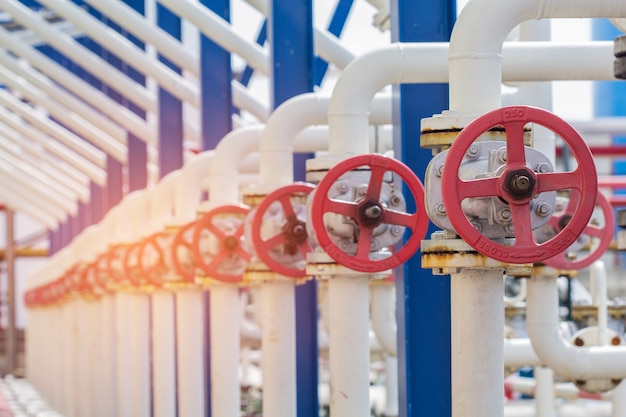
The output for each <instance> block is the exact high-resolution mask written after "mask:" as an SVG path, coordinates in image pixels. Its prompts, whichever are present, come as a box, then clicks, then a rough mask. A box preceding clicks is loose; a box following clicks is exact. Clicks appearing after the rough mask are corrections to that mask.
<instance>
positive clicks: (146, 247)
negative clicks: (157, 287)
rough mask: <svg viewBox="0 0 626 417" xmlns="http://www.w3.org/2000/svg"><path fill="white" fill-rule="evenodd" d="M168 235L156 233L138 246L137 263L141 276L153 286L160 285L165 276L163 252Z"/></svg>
mask: <svg viewBox="0 0 626 417" xmlns="http://www.w3.org/2000/svg"><path fill="white" fill-rule="evenodd" d="M169 237H170V236H169V235H168V234H167V233H165V232H158V233H154V234H152V235H150V236H148V237H147V238H146V239H144V240H143V241H142V243H141V245H140V246H139V249H138V251H139V252H138V254H137V262H138V263H139V270H140V271H141V275H142V276H143V277H144V278H145V279H146V280H147V281H149V282H151V283H153V284H160V283H161V282H162V281H161V280H162V278H163V274H165V270H166V264H165V250H164V248H163V246H166V245H167V243H166V242H167V240H168V239H169Z"/></svg>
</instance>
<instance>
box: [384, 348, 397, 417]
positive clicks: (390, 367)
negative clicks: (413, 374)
mask: <svg viewBox="0 0 626 417" xmlns="http://www.w3.org/2000/svg"><path fill="white" fill-rule="evenodd" d="M385 378H386V379H385V388H386V391H387V392H386V394H387V395H386V396H385V397H386V398H385V400H386V401H385V417H395V416H398V415H399V414H400V410H399V407H398V395H399V394H398V358H397V357H396V356H387V357H386V358H385Z"/></svg>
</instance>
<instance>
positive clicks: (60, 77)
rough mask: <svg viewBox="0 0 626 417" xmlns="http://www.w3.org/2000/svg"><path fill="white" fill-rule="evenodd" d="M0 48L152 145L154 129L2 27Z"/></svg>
mask: <svg viewBox="0 0 626 417" xmlns="http://www.w3.org/2000/svg"><path fill="white" fill-rule="evenodd" d="M0 45H2V46H3V47H4V48H6V49H7V50H9V51H11V52H12V53H14V54H15V55H16V56H19V57H22V58H23V59H25V60H27V61H28V62H29V63H30V65H32V66H33V67H34V68H36V69H37V70H39V71H40V72H41V73H43V74H45V75H46V76H48V77H50V79H51V80H54V81H55V82H56V83H57V84H59V85H60V86H62V87H64V88H65V89H67V90H68V91H70V92H71V93H72V94H74V95H76V96H77V97H80V98H81V99H82V100H84V101H85V102H87V103H89V104H90V105H92V106H93V107H94V108H96V109H98V110H100V111H102V112H103V113H104V114H106V115H107V116H109V117H110V118H111V119H112V120H114V121H116V122H117V123H119V124H120V125H121V126H123V127H124V128H126V129H128V130H129V131H130V132H132V133H133V134H134V135H136V136H137V137H138V138H140V139H141V140H143V141H144V142H146V143H155V142H156V130H155V129H154V128H153V127H151V126H150V125H148V124H147V123H146V121H145V120H143V119H142V118H140V117H139V116H137V115H136V114H135V113H133V112H132V111H130V110H129V109H127V108H125V107H124V106H122V105H121V104H119V103H116V102H115V101H113V100H112V99H111V98H110V97H108V96H107V95H106V94H105V93H103V92H102V91H100V90H98V89H96V88H94V87H93V86H91V85H90V84H89V83H87V82H86V81H84V80H82V79H81V78H79V77H78V76H76V75H75V74H73V73H71V72H70V71H68V70H66V69H65V68H63V67H62V66H61V65H59V64H57V63H56V62H54V61H53V60H52V59H50V58H48V57H46V56H45V55H44V54H42V53H41V52H39V51H37V50H36V49H34V48H32V47H31V46H29V45H28V44H26V43H24V42H20V41H19V40H18V39H16V38H15V36H12V35H11V34H9V32H7V31H6V30H5V29H3V28H0ZM26 71H27V70H24V72H23V73H22V74H24V76H26V74H27V72H26ZM40 78H41V77H40ZM48 83H49V84H50V81H48ZM53 95H54V96H55V97H60V96H57V95H56V94H53Z"/></svg>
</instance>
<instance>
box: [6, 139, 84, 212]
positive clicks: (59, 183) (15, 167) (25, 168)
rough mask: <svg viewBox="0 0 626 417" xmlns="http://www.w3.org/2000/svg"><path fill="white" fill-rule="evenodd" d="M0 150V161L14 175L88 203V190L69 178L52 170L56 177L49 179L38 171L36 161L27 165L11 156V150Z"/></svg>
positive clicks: (38, 167) (26, 162)
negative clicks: (1, 152)
mask: <svg viewBox="0 0 626 417" xmlns="http://www.w3.org/2000/svg"><path fill="white" fill-rule="evenodd" d="M0 149H2V151H3V152H6V153H3V154H0V159H1V160H2V162H4V163H5V164H7V166H8V167H10V168H11V171H14V172H15V173H16V174H19V175H23V176H24V178H30V179H32V180H36V181H39V182H41V183H43V184H46V185H47V186H48V187H50V188H52V189H54V190H56V191H58V192H59V193H60V194H61V195H64V196H66V197H68V198H70V199H71V200H79V199H80V200H81V201H83V202H88V201H89V189H88V188H87V187H84V186H80V185H79V186H77V185H76V184H75V183H73V182H72V181H71V180H70V179H69V178H67V177H65V176H63V175H62V174H60V173H59V172H55V171H54V170H53V172H52V173H53V174H58V176H52V177H50V176H48V175H47V174H46V173H45V172H43V171H42V170H41V169H40V166H39V165H37V161H32V162H30V163H29V162H28V161H27V160H23V159H20V158H16V157H14V156H13V155H12V154H11V150H10V149H7V148H6V147H5V146H3V145H0ZM33 162H34V164H33ZM31 164H32V165H31ZM77 188H78V189H77Z"/></svg>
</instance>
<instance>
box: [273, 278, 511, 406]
mask: <svg viewBox="0 0 626 417" xmlns="http://www.w3.org/2000/svg"><path fill="white" fill-rule="evenodd" d="M328 297H329V309H330V316H331V317H332V319H331V320H330V322H329V323H328V326H329V329H328V330H329V338H330V346H329V355H330V356H329V361H330V386H331V387H332V388H331V393H330V413H331V415H333V416H368V415H369V413H370V395H369V394H370V392H369V390H370V380H369V376H370V373H369V371H370V368H369V367H370V340H369V277H368V276H367V275H355V276H341V277H336V278H333V279H331V280H329V282H328ZM500 298H502V297H500ZM264 303H265V300H264ZM500 313H502V311H500Z"/></svg>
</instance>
